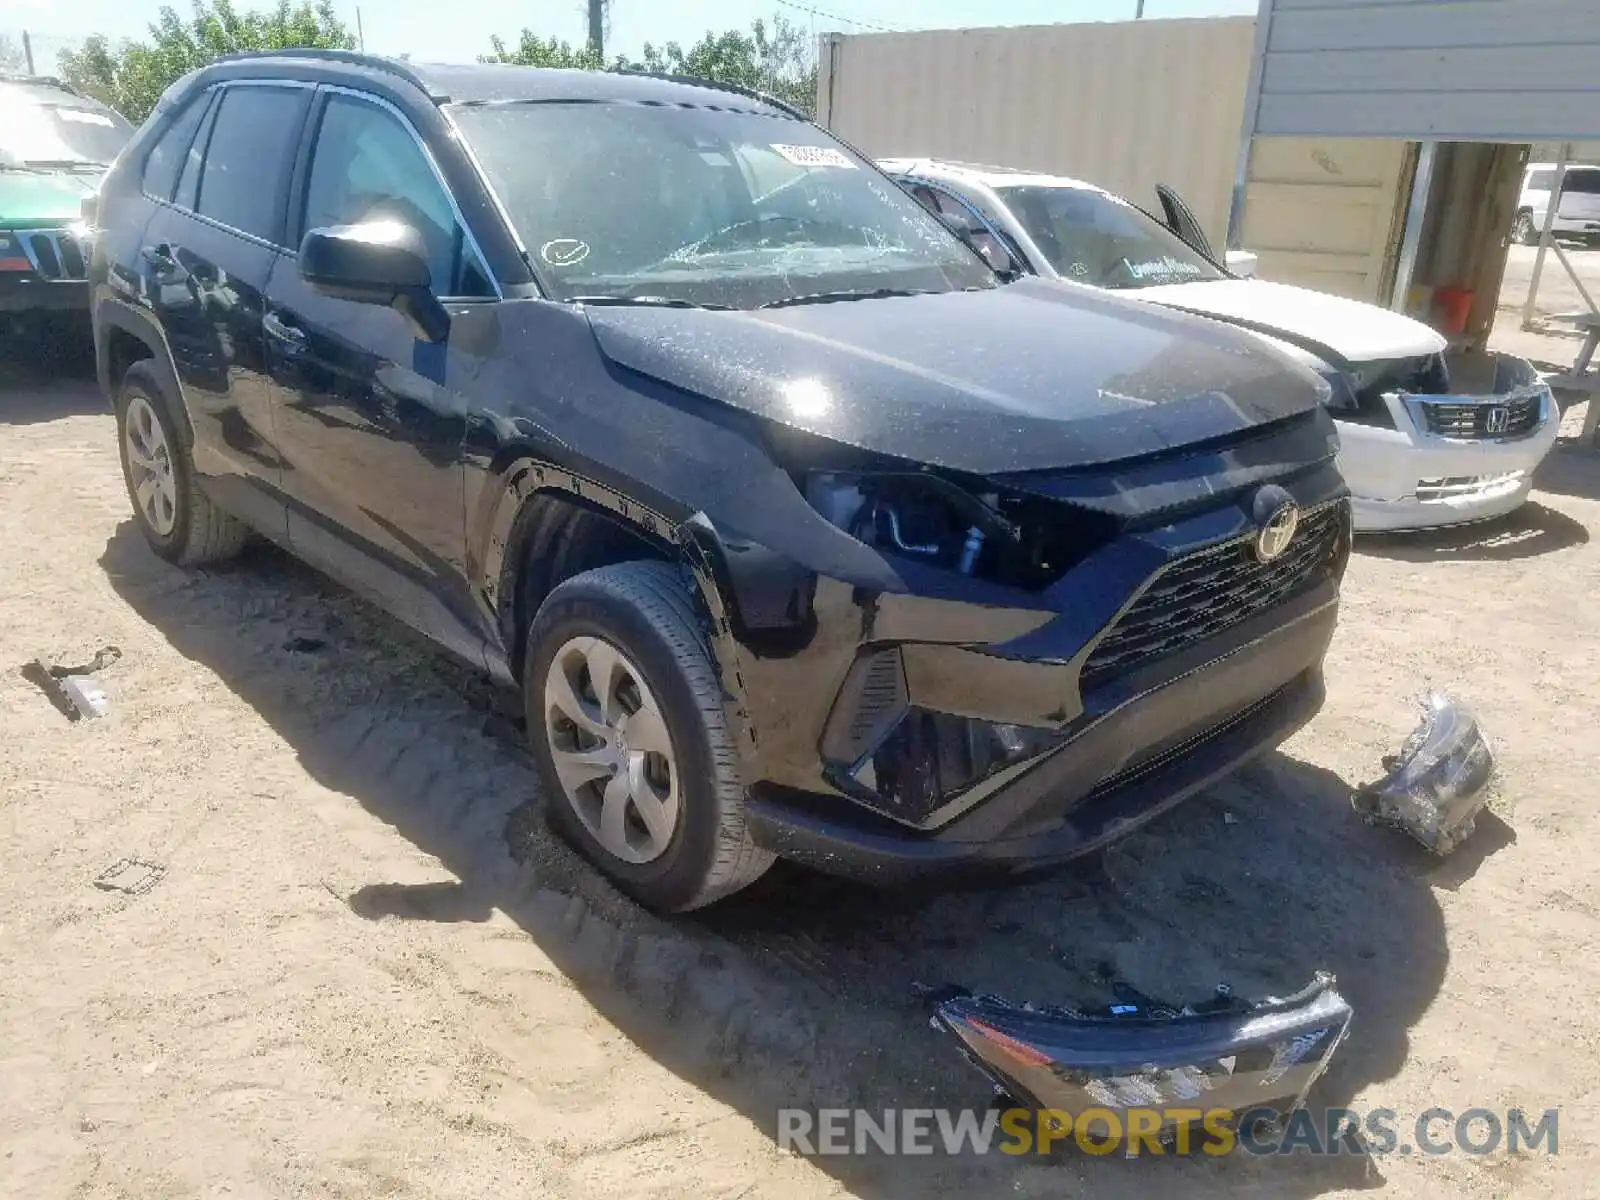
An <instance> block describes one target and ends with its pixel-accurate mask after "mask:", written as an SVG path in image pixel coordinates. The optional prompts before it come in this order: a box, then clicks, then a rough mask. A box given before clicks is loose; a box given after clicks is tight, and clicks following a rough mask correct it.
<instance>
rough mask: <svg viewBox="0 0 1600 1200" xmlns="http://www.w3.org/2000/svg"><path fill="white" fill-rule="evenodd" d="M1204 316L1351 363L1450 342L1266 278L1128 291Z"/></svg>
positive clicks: (1358, 305) (1391, 317) (1380, 313)
mask: <svg viewBox="0 0 1600 1200" xmlns="http://www.w3.org/2000/svg"><path fill="white" fill-rule="evenodd" d="M1124 294H1126V295H1129V296H1136V297H1138V298H1139V299H1140V300H1153V301H1155V302H1156V303H1157V304H1166V305H1171V306H1172V307H1173V308H1181V309H1185V310H1187V311H1189V312H1193V313H1199V314H1200V315H1202V316H1209V317H1220V318H1222V319H1224V320H1228V319H1233V320H1236V321H1241V322H1248V323H1249V324H1250V325H1251V326H1253V327H1255V328H1256V329H1257V330H1259V331H1261V332H1267V331H1269V330H1276V331H1280V332H1282V333H1283V334H1284V335H1285V336H1286V337H1288V338H1290V339H1293V338H1295V337H1301V338H1310V339H1312V340H1314V341H1316V342H1320V343H1321V344H1322V345H1324V346H1327V347H1328V348H1330V349H1332V350H1335V351H1337V352H1338V353H1339V354H1341V355H1343V356H1344V357H1345V359H1346V360H1347V361H1349V362H1352V363H1362V362H1372V361H1374V360H1376V359H1384V358H1404V357H1408V356H1410V355H1415V354H1433V353H1436V352H1437V351H1440V350H1443V349H1444V348H1445V344H1446V343H1445V339H1444V338H1443V337H1441V336H1440V335H1439V334H1438V333H1437V332H1436V331H1435V330H1432V329H1430V328H1428V326H1426V325H1424V324H1423V323H1422V322H1421V321H1417V320H1413V319H1412V318H1411V317H1405V316H1401V315H1400V314H1399V313H1396V312H1390V311H1389V310H1388V309H1386V308H1379V307H1378V306H1377V305H1376V304H1363V303H1362V302H1361V301H1359V300H1346V299H1345V298H1344V297H1343V296H1330V295H1328V294H1327V293H1326V292H1314V291H1312V290H1311V289H1310V288H1301V287H1291V286H1289V285H1288V284H1284V283H1267V282H1266V281H1265V280H1261V279H1218V280H1208V281H1206V282H1204V283H1174V284H1163V285H1160V286H1157V287H1147V288H1140V289H1138V290H1137V291H1134V292H1127V293H1124Z"/></svg>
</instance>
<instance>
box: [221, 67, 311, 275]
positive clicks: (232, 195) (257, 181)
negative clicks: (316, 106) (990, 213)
mask: <svg viewBox="0 0 1600 1200" xmlns="http://www.w3.org/2000/svg"><path fill="white" fill-rule="evenodd" d="M310 95H311V93H310V92H309V90H307V89H305V88H289V87H257V86H241V85H234V86H231V87H229V88H227V89H226V90H225V91H224V92H223V94H222V99H221V101H220V102H219V106H218V108H217V115H216V117H215V119H214V120H213V122H212V128H211V137H210V140H209V141H208V143H207V146H206V155H205V165H204V166H203V167H202V168H201V171H200V190H199V195H198V197H197V199H196V202H195V211H196V212H198V213H199V214H200V215H201V216H204V217H210V218H211V219H212V220H213V221H216V222H218V223H219V224H222V225H226V226H227V227H228V228H230V229H236V230H238V231H239V232H241V233H247V234H250V235H251V236H252V237H257V238H260V239H261V240H263V241H266V242H272V243H275V244H281V242H282V241H283V209H284V197H285V196H286V195H287V194H288V191H289V189H288V182H289V170H290V166H291V161H292V156H293V154H294V149H295V145H296V143H298V141H299V140H300V124H301V120H302V119H303V118H304V116H305V110H306V105H307V103H308V101H309V99H310Z"/></svg>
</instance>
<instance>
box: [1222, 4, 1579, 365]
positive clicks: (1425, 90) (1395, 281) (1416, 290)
mask: <svg viewBox="0 0 1600 1200" xmlns="http://www.w3.org/2000/svg"><path fill="white" fill-rule="evenodd" d="M1255 34H1256V49H1255V53H1254V56H1253V61H1252V65H1251V72H1250V82H1249V86H1248V89H1247V92H1246V99H1245V124H1244V137H1243V139H1242V140H1241V144H1240V150H1239V159H1238V164H1237V168H1236V171H1235V189H1234V202H1233V212H1232V215H1231V218H1230V222H1229V234H1230V241H1231V242H1233V243H1235V244H1241V243H1242V244H1246V245H1250V246H1251V247H1252V248H1253V249H1258V250H1260V251H1261V253H1262V266H1263V273H1264V274H1265V273H1268V272H1269V271H1270V270H1272V269H1273V265H1274V262H1276V266H1277V267H1278V268H1279V269H1282V268H1284V267H1285V266H1286V265H1288V264H1289V263H1290V260H1291V258H1293V259H1294V261H1293V266H1294V268H1295V270H1296V271H1297V272H1298V273H1300V274H1301V277H1302V278H1305V275H1306V273H1308V272H1309V273H1312V274H1316V275H1320V276H1321V277H1322V278H1323V279H1325V280H1327V281H1328V284H1327V286H1330V287H1332V288H1333V289H1334V290H1340V291H1345V292H1347V293H1348V294H1351V295H1358V296H1361V297H1363V298H1366V299H1372V300H1383V301H1387V302H1390V303H1393V304H1394V305H1395V306H1396V307H1405V308H1408V309H1413V310H1415V311H1417V312H1418V313H1419V315H1427V312H1428V299H1427V297H1428V295H1429V294H1430V293H1431V292H1433V291H1435V290H1436V289H1439V288H1445V287H1448V288H1451V289H1463V290H1467V291H1471V292H1473V293H1474V295H1475V299H1474V302H1473V305H1472V312H1471V317H1470V319H1469V321H1468V325H1467V328H1466V329H1465V330H1464V331H1462V338H1463V340H1466V341H1469V342H1472V341H1481V340H1482V339H1483V338H1484V337H1485V336H1487V331H1488V329H1489V328H1490V326H1491V325H1492V323H1493V318H1494V306H1495V297H1496V295H1497V294H1498V292H1499V287H1500V280H1501V278H1502V274H1503V271H1504V265H1505V255H1504V253H1503V250H1504V246H1505V244H1506V237H1507V234H1508V233H1509V230H1510V222H1511V218H1512V216H1513V215H1514V213H1515V209H1516V204H1517V195H1518V192H1519V190H1520V181H1521V173H1522V166H1523V164H1524V163H1525V162H1526V161H1527V147H1528V144H1529V143H1537V142H1541V141H1555V142H1580V143H1581V142H1584V141H1593V140H1594V139H1597V138H1600V2H1597V0H1261V8H1260V12H1259V14H1258V16H1257V19H1256V27H1255ZM1307 139H1313V140H1315V141H1317V142H1318V143H1319V144H1320V145H1321V146H1322V147H1323V148H1324V149H1325V151H1326V152H1327V153H1329V154H1330V155H1331V156H1333V157H1334V158H1335V159H1337V158H1338V156H1340V155H1341V154H1345V155H1348V156H1353V157H1356V158H1362V159H1364V160H1365V162H1366V165H1367V167H1368V168H1369V169H1367V170H1364V171H1357V172H1356V175H1355V179H1354V180H1353V181H1352V179H1351V178H1350V175H1349V173H1348V172H1343V171H1337V170H1332V169H1330V170H1329V171H1328V172H1327V174H1326V176H1325V177H1322V178H1317V177H1316V175H1315V173H1314V172H1307V171H1301V172H1300V173H1299V174H1300V176H1301V177H1300V178H1298V179H1296V180H1294V181H1292V182H1291V183H1290V186H1289V187H1287V188H1275V187H1272V186H1265V187H1264V186H1263V185H1264V184H1273V183H1276V182H1277V177H1278V175H1279V174H1280V173H1281V172H1282V170H1283V165H1282V164H1283V163H1284V161H1285V160H1288V161H1289V162H1290V163H1293V162H1295V161H1296V155H1295V153H1294V152H1293V151H1292V150H1291V149H1290V147H1293V146H1295V145H1304V144H1305V143H1306V141H1307ZM1363 140H1365V144H1366V145H1367V146H1371V147H1381V148H1382V149H1381V150H1372V151H1361V152H1359V153H1356V152H1355V151H1354V150H1353V149H1352V148H1353V147H1356V146H1358V145H1360V144H1362V141H1363ZM1335 165H1338V163H1337V162H1336V163H1335ZM1391 181H1392V184H1393V187H1392V189H1391V188H1390V186H1389V185H1390V182H1391ZM1380 183H1381V187H1378V188H1376V189H1375V187H1374V185H1378V184H1380ZM1390 195H1392V197H1393V198H1392V199H1390V198H1389V197H1390ZM1285 206H1287V207H1289V208H1291V209H1292V208H1305V209H1311V210H1316V211H1319V212H1322V213H1332V212H1337V213H1338V214H1339V216H1340V221H1339V222H1336V225H1339V226H1341V227H1343V228H1346V229H1347V230H1348V231H1349V232H1350V233H1351V234H1352V237H1351V238H1350V239H1349V240H1348V241H1344V240H1342V238H1341V236H1339V235H1335V236H1321V235H1315V236H1310V237H1307V236H1305V235H1304V234H1303V235H1302V240H1301V242H1300V243H1298V244H1297V243H1296V242H1295V241H1294V239H1293V238H1292V237H1285V236H1283V232H1284V231H1282V230H1280V228H1279V226H1280V225H1281V224H1283V220H1284V218H1283V209H1284V208H1285ZM1369 214H1370V217H1369ZM1292 224H1293V227H1294V229H1296V230H1303V228H1304V224H1305V223H1304V222H1303V221H1301V220H1294V221H1293V222H1292ZM1362 225H1365V226H1366V227H1367V230H1368V234H1369V239H1370V240H1369V241H1368V244H1367V246H1366V247H1365V252H1363V249H1362V247H1361V246H1360V245H1359V244H1358V242H1359V238H1357V237H1355V236H1353V235H1354V234H1355V233H1356V232H1357V231H1358V227H1360V226H1362ZM1380 230H1381V231H1382V232H1381V234H1380ZM1312 242H1314V243H1315V245H1314V246H1313V245H1311V244H1309V243H1312ZM1307 281H1308V282H1309V279H1308V280H1307Z"/></svg>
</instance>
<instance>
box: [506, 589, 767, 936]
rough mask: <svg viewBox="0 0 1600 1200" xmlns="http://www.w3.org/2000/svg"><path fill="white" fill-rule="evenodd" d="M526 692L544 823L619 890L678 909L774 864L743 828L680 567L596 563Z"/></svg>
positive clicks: (570, 592)
mask: <svg viewBox="0 0 1600 1200" xmlns="http://www.w3.org/2000/svg"><path fill="white" fill-rule="evenodd" d="M523 696H524V703H525V704H526V706H527V717H528V737H529V742H530V748H531V750H532V752H533V758H534V762H535V765H536V766H537V768H538V771H539V776H540V780H541V782H542V783H543V785H544V790H545V793H546V795H547V796H548V797H549V807H548V811H549V816H550V820H551V823H552V825H553V826H554V827H555V828H556V830H557V831H558V832H559V833H561V834H562V835H563V836H564V837H566V838H567V839H568V840H569V841H570V842H572V843H573V845H574V846H576V847H577V848H578V849H579V850H580V851H581V852H582V853H583V854H584V855H585V856H586V857H587V858H588V859H589V860H590V861H591V862H593V863H594V864H595V865H596V866H597V867H598V868H599V869H600V870H601V871H602V872H604V873H605V874H606V875H608V876H609V877H610V878H611V879H612V880H613V881H614V882H615V883H616V884H617V886H618V887H620V888H621V889H622V890H623V891H625V892H627V893H628V894H629V895H631V896H633V897H634V898H635V899H637V900H639V901H640V902H641V903H643V904H645V905H647V906H649V907H651V908H655V909H659V910H661V911H664V912H682V911H684V910H686V909H691V908H699V907H701V906H702V905H706V904H710V903H711V902H713V901H715V900H719V899H721V898H722V897H723V896H726V895H728V894H729V893H731V892H735V891H737V890H739V889H740V888H742V887H744V886H746V885H747V884H749V883H752V882H754V881H755V880H756V879H757V878H758V877H759V876H760V875H761V874H762V873H763V872H764V871H766V869H767V868H768V867H769V866H770V865H771V864H772V860H773V856H772V855H771V854H770V853H768V852H767V851H765V850H762V849H760V848H759V847H757V846H756V845H755V843H754V842H752V841H751V839H750V835H749V832H748V830H747V829H746V827H745V821H744V814H745V792H744V783H743V780H742V779H741V778H740V775H739V767H738V757H737V754H736V752H735V748H734V744H733V738H732V737H731V735H730V733H729V731H728V728H727V723H726V719H725V717H724V715H723V709H722V690H721V686H720V684H719V683H718V681H717V676H716V672H715V670H714V669H713V667H712V662H711V655H710V652H709V650H708V649H707V647H706V643H705V638H704V635H703V634H702V633H701V630H700V626H699V622H698V618H697V615H696V612H695V608H694V601H693V594H692V592H691V591H690V589H689V587H688V585H687V584H686V582H685V581H684V579H683V577H682V575H681V573H680V572H679V571H678V569H677V568H676V567H674V566H672V565H670V564H668V563H661V562H630V563H622V564H619V565H616V566H608V567H601V568H599V569H598V570H593V571H586V572H584V573H583V574H581V575H577V576H575V577H573V578H572V579H569V580H567V581H566V582H565V583H563V584H561V586H559V587H557V588H556V589H555V590H554V591H553V592H551V593H550V596H549V598H548V599H547V600H546V601H545V602H544V604H543V605H542V606H541V607H540V609H539V613H538V615H537V616H536V617H535V618H534V620H533V623H532V625H531V627H530V628H529V631H528V653H527V657H526V662H525V665H524V671H523Z"/></svg>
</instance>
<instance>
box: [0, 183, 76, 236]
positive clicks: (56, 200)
mask: <svg viewBox="0 0 1600 1200" xmlns="http://www.w3.org/2000/svg"><path fill="white" fill-rule="evenodd" d="M99 182H100V177H99V176H98V175H74V174H71V173H69V172H65V171H56V172H51V173H49V174H41V173H38V172H34V171H0V229H27V228H33V227H37V226H41V225H59V224H64V223H67V222H71V221H76V220H77V219H78V217H79V215H80V209H81V207H82V204H83V198H84V197H85V196H87V195H89V194H90V193H91V192H93V191H94V189H95V187H96V186H97V185H98V184H99Z"/></svg>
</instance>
